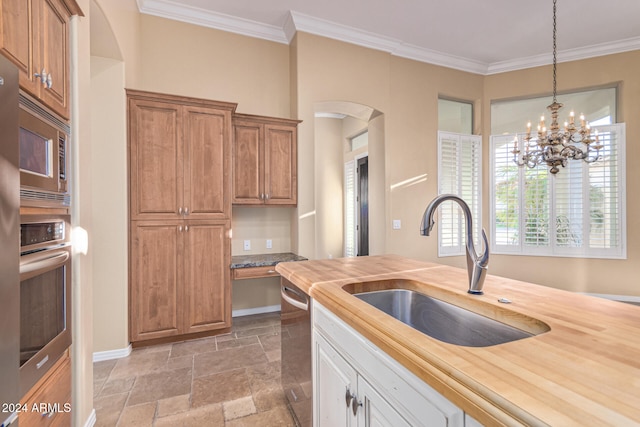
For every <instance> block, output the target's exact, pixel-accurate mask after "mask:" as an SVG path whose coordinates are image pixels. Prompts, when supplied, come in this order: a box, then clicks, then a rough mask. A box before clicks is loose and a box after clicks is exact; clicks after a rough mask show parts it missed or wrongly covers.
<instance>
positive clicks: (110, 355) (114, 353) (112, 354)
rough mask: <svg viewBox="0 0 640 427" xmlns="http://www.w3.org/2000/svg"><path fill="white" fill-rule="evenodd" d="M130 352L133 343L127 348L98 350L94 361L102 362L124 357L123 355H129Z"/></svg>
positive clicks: (94, 354)
mask: <svg viewBox="0 0 640 427" xmlns="http://www.w3.org/2000/svg"><path fill="white" fill-rule="evenodd" d="M130 354H131V344H129V345H128V346H127V347H125V348H120V349H117V350H107V351H97V352H95V353H93V361H94V362H102V361H104V360H112V359H122V358H123V357H127V356H129V355H130Z"/></svg>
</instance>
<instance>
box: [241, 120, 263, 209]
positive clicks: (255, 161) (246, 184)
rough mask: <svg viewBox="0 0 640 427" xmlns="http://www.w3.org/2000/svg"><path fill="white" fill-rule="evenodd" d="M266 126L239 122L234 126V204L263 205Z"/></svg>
mask: <svg viewBox="0 0 640 427" xmlns="http://www.w3.org/2000/svg"><path fill="white" fill-rule="evenodd" d="M263 139H264V126H263V125H261V124H260V123H255V122H251V121H244V120H242V121H241V120H237V121H235V122H234V126H233V203H237V204H245V205H260V204H262V203H263V201H262V199H263V195H264V187H263V176H262V166H261V165H262V163H263V160H262V158H263V155H264V154H263V146H262V143H261V141H262V140H263Z"/></svg>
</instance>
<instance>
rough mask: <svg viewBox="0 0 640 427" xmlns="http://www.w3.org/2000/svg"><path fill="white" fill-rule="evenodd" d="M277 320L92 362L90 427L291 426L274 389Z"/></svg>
mask: <svg viewBox="0 0 640 427" xmlns="http://www.w3.org/2000/svg"><path fill="white" fill-rule="evenodd" d="M286 334H288V331H287V329H286V327H284V328H282V330H281V328H280V313H269V314H260V315H254V316H244V317H239V318H234V319H233V327H232V332H231V334H229V335H223V336H219V337H212V338H204V339H199V340H193V341H185V342H180V343H175V344H165V345H158V346H152V347H146V348H141V349H135V350H133V352H132V353H131V355H130V356H129V357H126V358H123V359H117V360H108V361H104V362H96V363H94V368H93V369H94V407H95V409H96V418H97V422H96V424H95V426H96V427H120V426H123V427H124V426H126V427H137V426H150V427H162V426H184V427H191V426H193V427H202V426H211V427H216V426H221V427H245V426H266V427H271V426H291V427H294V426H295V423H294V422H293V420H292V418H291V415H290V414H289V411H288V409H287V405H286V401H285V398H284V394H283V392H282V388H281V386H280V337H281V336H282V335H285V336H286Z"/></svg>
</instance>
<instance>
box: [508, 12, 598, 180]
mask: <svg viewBox="0 0 640 427" xmlns="http://www.w3.org/2000/svg"><path fill="white" fill-rule="evenodd" d="M556 9H557V0H553V103H552V104H551V105H549V106H548V107H547V109H548V110H549V111H550V112H551V123H549V124H548V125H547V124H546V123H545V119H544V116H542V117H541V118H540V123H539V124H538V137H537V138H536V137H534V136H531V122H529V123H527V134H526V136H525V137H524V143H523V145H524V151H525V152H524V153H522V152H521V151H520V148H519V142H518V137H517V136H516V137H515V138H514V140H513V150H512V153H513V161H514V162H515V163H516V164H517V165H518V166H524V165H527V166H528V167H530V168H534V167H536V166H537V165H541V164H546V165H547V166H549V168H550V169H549V172H550V173H551V174H552V175H555V174H556V173H558V172H559V171H560V169H559V167H566V166H567V163H568V161H569V160H571V159H573V160H583V161H585V162H586V163H593V162H596V161H598V160H599V159H600V150H601V149H602V148H603V145H602V144H601V143H600V141H599V140H598V131H597V130H596V132H595V138H591V127H590V126H589V124H588V122H587V121H586V120H585V118H584V115H582V114H581V115H580V127H579V128H578V127H577V126H575V124H574V121H575V116H574V113H573V111H572V112H571V114H570V115H569V121H568V122H565V124H564V130H562V129H561V128H560V125H559V124H558V111H559V110H560V109H561V108H562V104H560V103H559V102H558V101H557V99H556V98H557V63H558V58H557V49H556V48H557V44H556V43H557V38H556V33H557V29H558V28H557V24H556ZM547 126H548V127H547ZM576 144H581V145H576Z"/></svg>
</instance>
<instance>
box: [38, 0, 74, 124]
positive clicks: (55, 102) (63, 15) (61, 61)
mask: <svg viewBox="0 0 640 427" xmlns="http://www.w3.org/2000/svg"><path fill="white" fill-rule="evenodd" d="M35 4H38V5H40V7H39V9H35V10H37V11H38V12H39V13H40V16H39V28H40V31H41V32H40V37H39V40H40V43H41V48H40V52H39V54H40V58H39V61H36V57H34V67H35V71H34V72H36V73H43V70H44V73H46V75H47V78H46V80H47V85H46V87H45V86H44V85H43V86H42V90H41V91H40V98H41V99H42V101H43V102H44V103H46V104H47V105H49V106H50V107H51V108H53V109H54V110H56V111H57V112H58V114H60V115H61V116H63V117H65V118H68V117H69V105H68V93H69V68H68V67H69V65H68V64H69V52H68V45H69V32H68V31H69V24H68V22H69V16H68V14H67V12H66V11H64V10H63V6H62V5H61V4H60V3H59V1H58V0H41V1H38V2H36V3H35ZM35 41H36V39H34V43H35ZM36 63H39V65H36Z"/></svg>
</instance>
